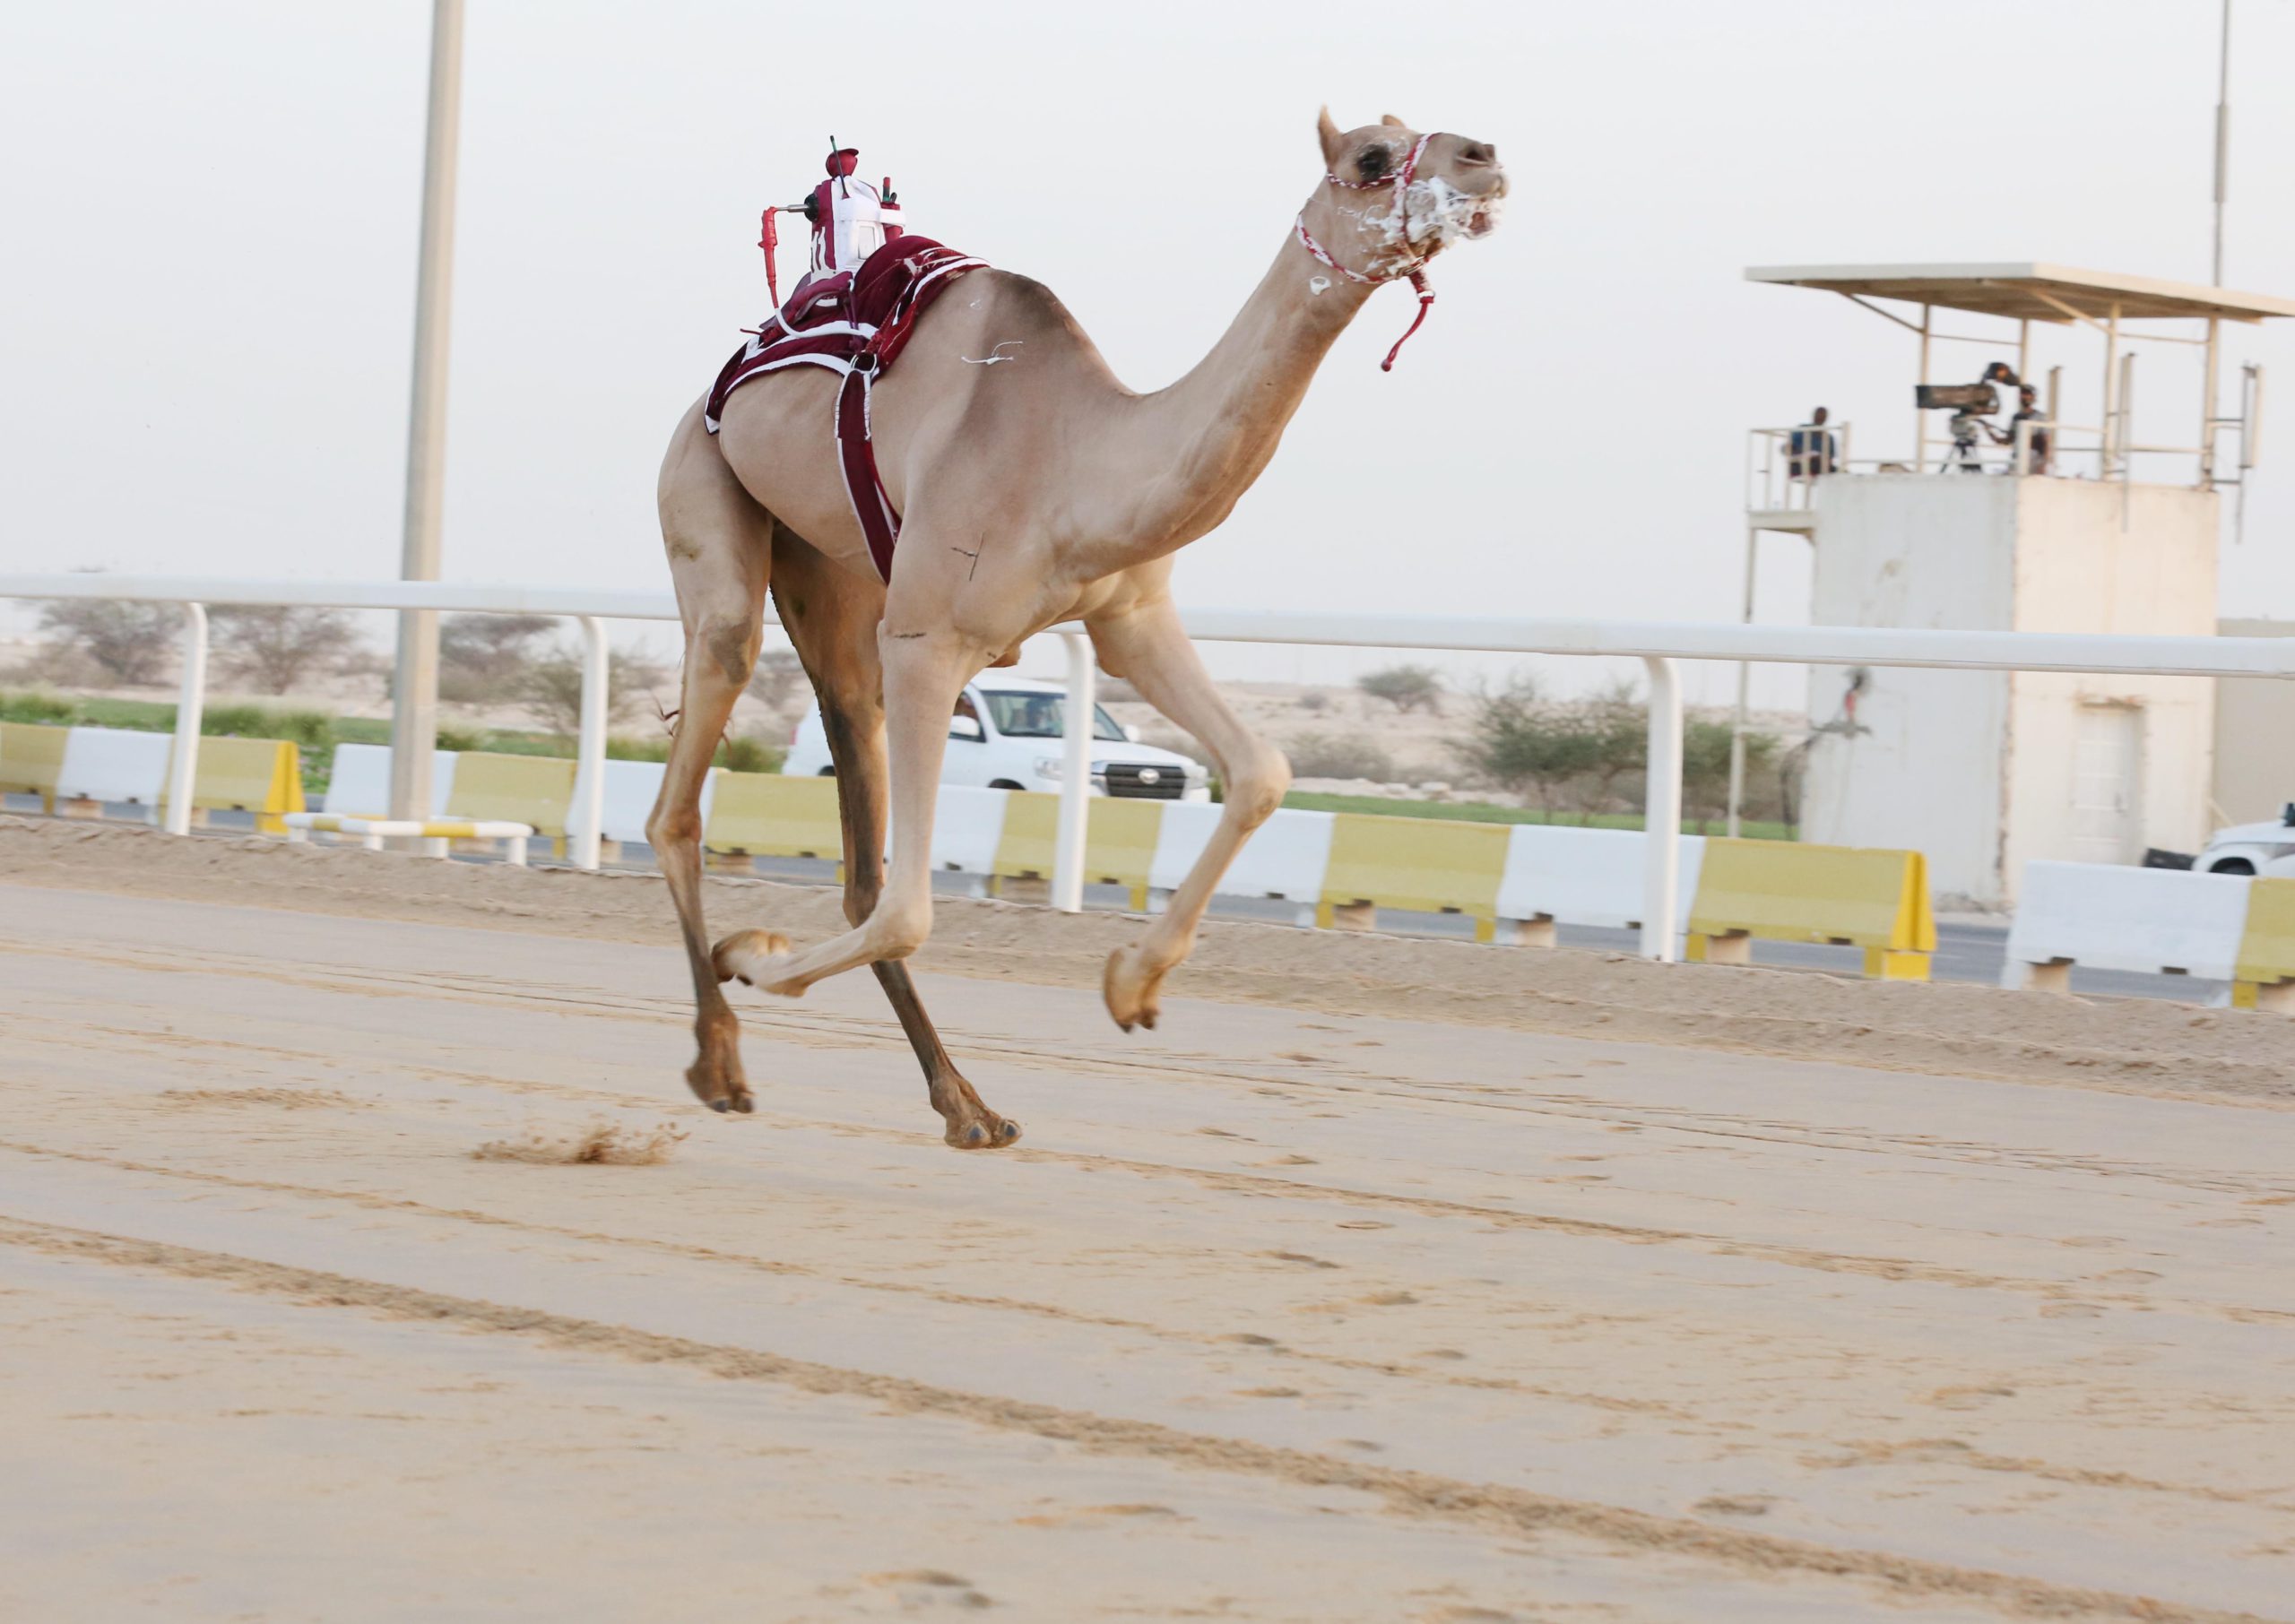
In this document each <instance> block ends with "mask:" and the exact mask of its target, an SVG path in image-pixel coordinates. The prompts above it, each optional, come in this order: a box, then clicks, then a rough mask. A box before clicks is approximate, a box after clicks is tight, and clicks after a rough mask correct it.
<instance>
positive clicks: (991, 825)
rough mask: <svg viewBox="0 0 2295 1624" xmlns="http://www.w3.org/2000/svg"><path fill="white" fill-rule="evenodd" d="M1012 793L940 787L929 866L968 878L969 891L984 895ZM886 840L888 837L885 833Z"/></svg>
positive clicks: (1001, 836) (1007, 791) (952, 786)
mask: <svg viewBox="0 0 2295 1624" xmlns="http://www.w3.org/2000/svg"><path fill="white" fill-rule="evenodd" d="M1013 793H1014V791H1012V790H975V789H971V788H968V787H966V786H964V785H960V784H942V785H941V786H940V800H939V804H938V805H937V806H936V807H935V808H933V813H932V867H933V868H935V869H937V870H939V871H940V873H943V874H964V875H969V876H970V877H972V882H973V883H972V885H970V887H969V889H970V891H971V893H972V894H974V896H984V895H986V894H987V892H988V885H989V880H990V877H992V875H994V874H995V872H996V853H997V851H998V850H999V849H1000V847H1001V846H1002V845H1003V843H1004V817H1005V814H1006V813H1007V812H1009V810H1010V809H1011V805H1012V796H1013ZM886 838H887V841H888V842H889V841H890V838H891V833H890V831H889V830H888V831H887V836H886Z"/></svg>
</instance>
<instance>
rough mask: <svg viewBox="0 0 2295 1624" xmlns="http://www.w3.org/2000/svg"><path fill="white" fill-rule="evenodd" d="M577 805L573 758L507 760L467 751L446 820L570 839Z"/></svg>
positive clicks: (458, 765) (459, 764)
mask: <svg viewBox="0 0 2295 1624" xmlns="http://www.w3.org/2000/svg"><path fill="white" fill-rule="evenodd" d="M573 804H574V759H573V757H571V756H502V755H495V754H493V753H491V752H489V751H484V750H464V751H463V752H462V754H461V755H460V756H457V757H456V758H455V782H454V785H453V788H452V789H451V790H448V792H447V795H446V816H448V817H455V818H468V819H471V820H472V821H475V822H478V823H508V824H527V825H532V826H533V830H534V832H535V833H536V834H545V835H549V836H550V837H551V838H553V839H555V838H558V837H559V836H562V835H564V834H565V833H566V815H567V811H568V810H569V809H570V808H572V806H573Z"/></svg>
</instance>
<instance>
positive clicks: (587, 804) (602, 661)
mask: <svg viewBox="0 0 2295 1624" xmlns="http://www.w3.org/2000/svg"><path fill="white" fill-rule="evenodd" d="M575 618H576V620H577V621H579V622H580V624H581V627H582V737H581V742H580V745H579V746H578V748H577V756H578V759H577V761H576V765H575V768H574V804H573V805H572V806H571V807H569V808H567V814H568V816H567V820H566V860H567V861H568V862H570V863H572V864H573V865H574V866H575V867H576V868H596V867H597V866H598V840H599V834H598V832H599V829H600V828H601V826H602V825H603V824H604V822H605V809H606V685H607V683H608V682H609V681H611V673H612V662H611V656H610V654H609V652H608V651H607V648H606V627H605V622H604V621H602V620H601V619H599V618H597V617H596V616H595V615H577V616H576V617H575Z"/></svg>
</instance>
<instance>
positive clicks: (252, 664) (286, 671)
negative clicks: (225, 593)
mask: <svg viewBox="0 0 2295 1624" xmlns="http://www.w3.org/2000/svg"><path fill="white" fill-rule="evenodd" d="M208 618H209V620H210V621H212V623H213V626H214V628H215V655H216V663H217V664H218V665H220V666H221V668H222V669H224V670H225V671H226V672H228V673H230V675H231V676H233V677H235V678H238V679H239V680H240V681H242V682H244V683H246V684H247V685H248V686H249V687H253V688H254V689H255V691H256V692H258V693H263V694H284V693H286V692H287V691H288V690H289V689H290V688H293V687H297V686H299V684H300V683H301V682H302V681H303V680H304V678H307V677H309V676H310V675H312V674H313V673H314V672H315V671H318V670H324V669H330V668H333V667H338V666H340V665H342V662H343V661H345V660H346V659H347V658H349V657H350V656H351V654H353V653H354V652H357V650H358V647H359V635H358V633H357V632H356V631H355V630H354V629H353V628H352V626H351V617H350V616H349V615H347V614H345V613H343V611H342V610H341V609H312V608H306V607H300V606H297V605H294V604H284V603H235V604H219V605H217V606H216V607H215V608H214V609H210V610H209V611H208Z"/></svg>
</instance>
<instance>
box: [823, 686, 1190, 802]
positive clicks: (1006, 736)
mask: <svg viewBox="0 0 2295 1624" xmlns="http://www.w3.org/2000/svg"><path fill="white" fill-rule="evenodd" d="M1067 705H1068V692H1067V690H1066V689H1065V688H1062V687H1059V686H1058V685H1056V684H1054V683H1049V682H1034V681H1031V680H1029V679H1028V678H1025V677H1006V676H1003V675H1001V674H999V673H995V672H990V673H988V674H986V675H983V676H982V677H981V678H978V679H977V680H975V681H974V682H971V683H968V684H966V687H965V691H964V693H963V695H961V696H960V697H959V698H958V699H957V710H956V714H955V715H953V716H951V717H950V718H949V719H948V753H947V755H946V756H943V757H942V759H941V764H940V782H942V783H944V784H964V785H968V786H970V787H972V788H974V789H983V790H1054V791H1056V790H1059V788H1060V780H1061V767H1062V765H1063V759H1062V757H1063V752H1064V751H1065V749H1066V745H1065V742H1064V740H1063V739H1062V737H1061V717H1062V715H1063V713H1065V711H1066V710H1067ZM1092 723H1093V726H1092V793H1093V794H1095V795H1119V796H1129V797H1132V798H1134V799H1145V800H1209V799H1211V775H1210V774H1209V773H1208V772H1206V771H1205V770H1204V767H1203V764H1201V763H1200V762H1196V761H1191V760H1190V759H1189V758H1188V757H1186V756H1182V755H1179V754H1177V753H1176V752H1174V751H1171V750H1159V749H1157V748H1156V747H1155V746H1154V745H1144V744H1141V743H1140V742H1139V739H1138V738H1137V737H1136V736H1135V732H1136V730H1133V729H1130V728H1125V727H1120V726H1118V725H1117V723H1116V721H1115V719H1114V718H1113V717H1112V716H1110V715H1109V714H1108V713H1106V712H1105V711H1104V710H1101V709H1099V708H1098V707H1097V706H1095V707H1093V712H1092ZM781 770H782V771H783V772H784V773H802V774H805V775H807V776H811V775H813V774H816V773H818V774H819V775H820V776H822V777H829V776H833V775H834V774H835V772H836V768H835V766H834V765H833V764H831V763H830V760H829V753H828V737H827V734H826V733H825V732H824V731H823V730H822V728H821V712H820V707H819V706H818V704H817V705H814V706H813V707H812V708H811V709H810V710H808V711H807V712H806V713H805V719H804V721H801V722H799V723H798V724H797V736H796V738H795V739H792V741H791V742H790V746H789V756H788V759H787V760H786V761H784V762H783V763H782V764H781Z"/></svg>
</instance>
